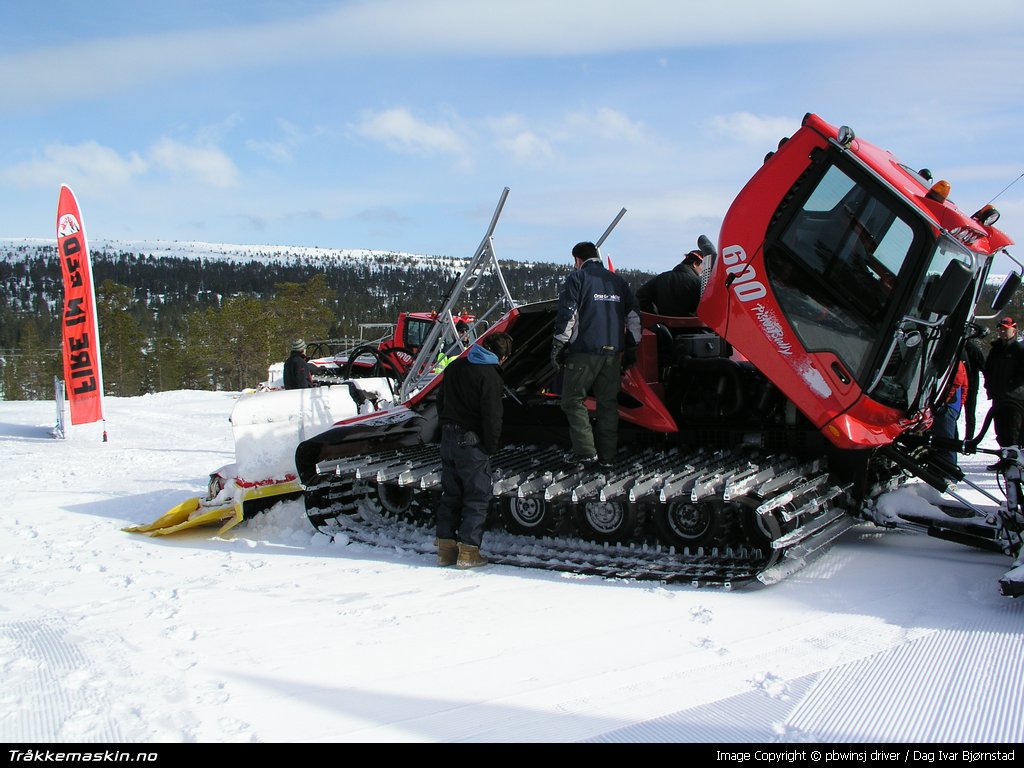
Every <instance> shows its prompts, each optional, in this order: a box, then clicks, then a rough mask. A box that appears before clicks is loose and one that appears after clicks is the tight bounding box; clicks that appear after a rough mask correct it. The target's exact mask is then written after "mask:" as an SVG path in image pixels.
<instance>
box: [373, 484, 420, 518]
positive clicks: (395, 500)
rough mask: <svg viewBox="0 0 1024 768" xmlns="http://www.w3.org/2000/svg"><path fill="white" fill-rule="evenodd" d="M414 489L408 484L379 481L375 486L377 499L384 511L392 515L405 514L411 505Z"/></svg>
mask: <svg viewBox="0 0 1024 768" xmlns="http://www.w3.org/2000/svg"><path fill="white" fill-rule="evenodd" d="M415 494H416V492H415V489H413V488H411V487H409V486H403V485H395V484H393V483H381V484H380V485H378V486H377V500H378V501H380V505H381V507H382V508H383V509H384V512H385V513H387V514H388V515H391V516H393V517H398V516H400V515H404V514H406V513H407V512H408V511H409V509H410V508H411V507H412V502H413V499H414V498H415Z"/></svg>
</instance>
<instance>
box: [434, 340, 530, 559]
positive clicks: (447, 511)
mask: <svg viewBox="0 0 1024 768" xmlns="http://www.w3.org/2000/svg"><path fill="white" fill-rule="evenodd" d="M511 353H512V337H511V336H509V335H508V334H507V333H492V334H490V335H489V336H487V337H486V338H485V339H484V341H483V342H482V345H481V344H474V345H473V346H471V347H470V348H469V352H468V353H467V354H466V355H464V356H463V357H459V358H457V359H456V360H454V361H453V362H451V363H450V364H449V365H447V366H446V367H445V369H444V379H443V380H442V381H441V388H440V390H438V393H437V416H438V421H439V422H440V424H441V502H440V504H439V505H438V507H437V529H436V530H437V564H438V565H454V566H455V567H456V568H475V567H476V566H479V565H486V564H487V559H486V558H484V557H483V556H482V555H481V554H480V544H481V543H482V542H483V537H484V525H485V524H486V522H487V510H488V507H489V506H490V503H491V497H492V495H493V494H492V480H491V454H493V453H494V452H495V451H496V450H498V447H499V446H500V445H501V424H502V417H503V414H504V405H503V404H502V402H501V398H502V393H503V392H504V391H505V380H504V378H503V377H502V373H501V363H502V362H504V361H505V360H506V359H507V358H508V356H509V355H510V354H511Z"/></svg>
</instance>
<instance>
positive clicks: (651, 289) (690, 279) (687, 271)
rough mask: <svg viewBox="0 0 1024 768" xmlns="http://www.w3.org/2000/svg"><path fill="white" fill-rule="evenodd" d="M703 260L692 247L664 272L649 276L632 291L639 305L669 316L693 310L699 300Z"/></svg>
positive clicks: (686, 314)
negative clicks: (673, 265)
mask: <svg viewBox="0 0 1024 768" xmlns="http://www.w3.org/2000/svg"><path fill="white" fill-rule="evenodd" d="M703 263H704V255H703V254H702V253H701V252H700V251H697V250H693V251H690V252H689V253H688V254H686V256H684V257H683V260H682V261H681V262H679V263H678V264H676V265H675V267H673V268H672V269H671V270H669V271H668V272H662V273H661V274H660V275H657V276H656V277H652V278H651V279H650V280H648V281H647V282H646V283H644V284H643V285H642V286H640V290H638V291H637V292H636V300H637V301H638V302H639V304H640V309H642V310H643V311H644V312H653V313H655V314H658V315H667V316H669V317H686V316H688V315H694V314H696V313H697V304H698V303H699V302H700V270H701V265H702V264H703Z"/></svg>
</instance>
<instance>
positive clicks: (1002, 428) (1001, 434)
mask: <svg viewBox="0 0 1024 768" xmlns="http://www.w3.org/2000/svg"><path fill="white" fill-rule="evenodd" d="M996 334H997V336H996V340H995V341H993V342H992V349H991V350H990V351H989V353H988V358H987V359H986V360H985V392H986V393H987V394H988V399H989V400H991V401H992V421H993V423H994V424H995V428H996V442H997V443H999V446H1000V447H1005V446H1008V445H1020V443H1021V439H1020V433H1021V425H1022V424H1024V347H1022V346H1021V345H1020V343H1019V342H1018V341H1017V324H1016V323H1015V322H1014V321H1013V318H1012V317H1004V318H1003V319H1002V320H1000V321H999V325H998V327H997V328H996ZM997 464H998V462H997V463H996V464H994V465H992V467H990V469H998V468H999V467H998V466H997Z"/></svg>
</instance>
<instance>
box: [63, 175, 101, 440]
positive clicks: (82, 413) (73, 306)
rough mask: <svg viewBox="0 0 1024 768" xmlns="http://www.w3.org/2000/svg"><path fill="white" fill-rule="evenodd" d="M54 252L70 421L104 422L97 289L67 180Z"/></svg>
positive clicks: (82, 227) (82, 422) (76, 207)
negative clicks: (57, 259) (60, 297)
mask: <svg viewBox="0 0 1024 768" xmlns="http://www.w3.org/2000/svg"><path fill="white" fill-rule="evenodd" d="M57 255H58V256H59V257H60V270H61V274H62V275H63V277H64V309H63V312H62V314H61V328H62V329H63V332H64V344H63V355H64V382H65V390H66V397H67V399H68V403H69V405H70V406H71V423H72V424H90V423H92V422H94V421H102V420H103V369H102V365H101V363H100V334H99V327H98V325H97V323H96V293H95V291H94V289H93V283H92V262H91V261H90V260H89V247H88V246H87V245H86V242H85V226H84V225H83V223H82V214H81V212H80V211H79V209H78V201H77V200H75V194H74V192H72V191H71V188H70V187H68V186H67V185H66V184H65V185H62V186H61V188H60V199H59V200H58V202H57Z"/></svg>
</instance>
